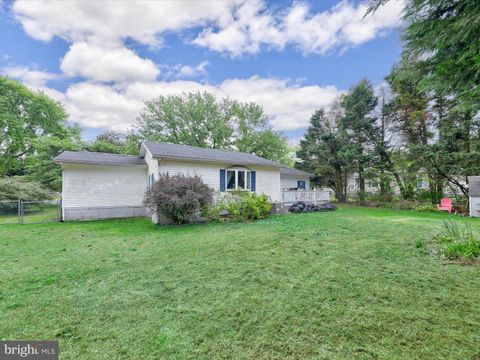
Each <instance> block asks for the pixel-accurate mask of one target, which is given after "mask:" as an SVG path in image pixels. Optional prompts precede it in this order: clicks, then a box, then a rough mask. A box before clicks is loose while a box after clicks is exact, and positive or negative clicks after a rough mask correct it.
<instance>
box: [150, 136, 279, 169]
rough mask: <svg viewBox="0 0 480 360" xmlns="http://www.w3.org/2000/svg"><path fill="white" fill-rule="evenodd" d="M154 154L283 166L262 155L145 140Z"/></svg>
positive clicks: (164, 156) (162, 156) (188, 158)
mask: <svg viewBox="0 0 480 360" xmlns="http://www.w3.org/2000/svg"><path fill="white" fill-rule="evenodd" d="M144 145H145V147H146V148H147V149H148V151H150V152H151V153H152V155H153V156H155V157H159V158H163V159H176V160H196V161H212V162H220V163H224V164H225V163H226V164H232V165H259V166H272V167H282V165H281V164H279V163H277V162H274V161H271V160H267V159H264V158H262V157H260V156H256V155H252V154H247V153H242V152H239V151H227V150H218V149H206V148H199V147H195V146H187V145H174V144H165V143H152V142H144Z"/></svg>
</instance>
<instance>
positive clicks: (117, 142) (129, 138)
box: [86, 130, 141, 155]
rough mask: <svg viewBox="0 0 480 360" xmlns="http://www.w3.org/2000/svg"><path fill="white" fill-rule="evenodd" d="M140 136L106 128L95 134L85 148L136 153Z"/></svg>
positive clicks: (114, 152)
mask: <svg viewBox="0 0 480 360" xmlns="http://www.w3.org/2000/svg"><path fill="white" fill-rule="evenodd" d="M140 143H141V140H140V137H139V136H138V135H136V134H133V133H130V134H127V135H125V134H122V133H119V132H115V131H111V130H106V131H104V132H102V133H101V134H99V135H97V137H96V138H95V141H94V142H93V143H92V144H87V145H86V150H88V151H93V152H104V153H113V154H125V155H138V152H139V149H140Z"/></svg>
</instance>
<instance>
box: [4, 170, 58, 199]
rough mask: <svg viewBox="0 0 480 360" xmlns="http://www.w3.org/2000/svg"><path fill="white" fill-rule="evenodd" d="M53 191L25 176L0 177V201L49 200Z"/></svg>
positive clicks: (53, 196)
mask: <svg viewBox="0 0 480 360" xmlns="http://www.w3.org/2000/svg"><path fill="white" fill-rule="evenodd" d="M53 198H55V193H53V192H52V191H49V190H47V189H45V188H44V187H42V185H41V184H40V183H38V182H35V181H29V180H27V179H26V178H25V177H21V176H13V177H5V178H0V201H16V200H25V201H27V200H51V199H53Z"/></svg>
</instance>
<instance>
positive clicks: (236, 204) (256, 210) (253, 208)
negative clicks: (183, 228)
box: [204, 191, 272, 221]
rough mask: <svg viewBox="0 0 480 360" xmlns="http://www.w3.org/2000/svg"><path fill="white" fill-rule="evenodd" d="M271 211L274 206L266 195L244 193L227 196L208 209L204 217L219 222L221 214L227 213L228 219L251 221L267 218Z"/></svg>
mask: <svg viewBox="0 0 480 360" xmlns="http://www.w3.org/2000/svg"><path fill="white" fill-rule="evenodd" d="M271 209H272V204H270V202H269V200H268V197H267V196H266V195H264V194H262V195H257V194H255V193H250V192H246V191H244V192H239V193H238V194H237V193H235V194H230V193H229V194H225V196H222V197H221V198H219V199H218V200H217V201H216V202H215V204H213V205H211V206H210V207H208V208H207V209H206V211H205V212H204V215H205V216H206V217H207V218H208V219H209V220H211V221H217V220H220V219H221V218H222V217H221V213H222V212H223V211H227V212H228V219H231V220H233V221H250V220H259V219H265V218H267V217H268V215H269V214H270V210H271Z"/></svg>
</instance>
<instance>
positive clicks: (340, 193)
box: [335, 168, 347, 202]
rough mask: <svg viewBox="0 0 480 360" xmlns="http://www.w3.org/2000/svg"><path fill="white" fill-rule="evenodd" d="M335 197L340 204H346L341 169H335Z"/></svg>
mask: <svg viewBox="0 0 480 360" xmlns="http://www.w3.org/2000/svg"><path fill="white" fill-rule="evenodd" d="M335 178H336V180H335V196H336V197H337V200H338V201H339V202H345V201H346V200H347V196H346V192H345V191H344V186H343V176H342V170H341V169H338V168H337V169H335Z"/></svg>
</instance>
